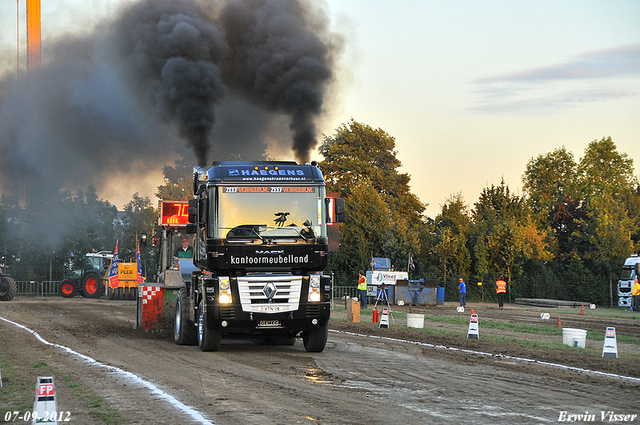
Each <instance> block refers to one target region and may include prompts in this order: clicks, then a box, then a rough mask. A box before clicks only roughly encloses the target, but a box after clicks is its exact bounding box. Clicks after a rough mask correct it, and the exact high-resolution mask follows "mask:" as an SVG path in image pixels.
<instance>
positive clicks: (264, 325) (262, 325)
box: [258, 320, 281, 328]
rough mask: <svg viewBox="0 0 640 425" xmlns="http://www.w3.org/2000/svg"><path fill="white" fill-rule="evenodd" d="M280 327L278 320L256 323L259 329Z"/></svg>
mask: <svg viewBox="0 0 640 425" xmlns="http://www.w3.org/2000/svg"><path fill="white" fill-rule="evenodd" d="M280 326H281V324H280V321H279V320H261V321H259V322H258V327H259V328H279V327H280Z"/></svg>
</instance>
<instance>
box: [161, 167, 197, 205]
mask: <svg viewBox="0 0 640 425" xmlns="http://www.w3.org/2000/svg"><path fill="white" fill-rule="evenodd" d="M162 172H163V174H164V184H163V185H160V186H158V191H157V192H156V194H155V195H156V196H157V197H158V199H161V200H166V201H187V200H189V199H191V198H192V197H193V168H192V167H191V164H190V163H189V162H188V161H187V160H186V159H184V158H183V159H182V160H180V161H176V165H175V167H172V166H171V165H166V164H165V166H164V167H163V169H162Z"/></svg>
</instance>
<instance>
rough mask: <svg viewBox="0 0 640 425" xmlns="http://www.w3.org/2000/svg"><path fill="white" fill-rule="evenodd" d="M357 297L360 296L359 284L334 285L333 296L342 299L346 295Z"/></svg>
mask: <svg viewBox="0 0 640 425" xmlns="http://www.w3.org/2000/svg"><path fill="white" fill-rule="evenodd" d="M345 296H346V297H349V298H356V297H357V296H358V287H357V286H334V287H333V298H337V299H342V298H344V297H345Z"/></svg>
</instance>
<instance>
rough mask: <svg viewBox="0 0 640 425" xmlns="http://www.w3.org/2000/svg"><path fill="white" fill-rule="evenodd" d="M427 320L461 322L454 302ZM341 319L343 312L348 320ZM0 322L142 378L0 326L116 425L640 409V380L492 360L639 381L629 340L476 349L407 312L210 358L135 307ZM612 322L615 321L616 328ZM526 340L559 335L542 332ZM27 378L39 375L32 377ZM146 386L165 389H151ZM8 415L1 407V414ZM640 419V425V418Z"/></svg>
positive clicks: (484, 343) (512, 317)
mask: <svg viewBox="0 0 640 425" xmlns="http://www.w3.org/2000/svg"><path fill="white" fill-rule="evenodd" d="M422 312H425V313H426V314H438V315H443V316H452V317H453V316H455V315H456V314H457V313H456V312H455V308H453V307H452V306H449V307H446V308H439V309H423V311H422ZM476 313H478V314H479V315H480V316H481V317H482V318H484V319H487V320H495V321H504V322H511V323H527V322H531V323H533V322H534V321H535V312H531V311H527V310H524V309H515V308H514V309H507V310H502V311H498V310H497V309H495V308H492V307H491V306H478V307H477V311H476ZM334 316H335V317H336V318H339V317H340V314H339V313H337V314H335V315H334ZM0 317H2V318H4V319H8V320H10V321H12V322H15V323H19V324H22V325H24V326H26V327H28V328H30V329H32V330H34V331H36V332H38V333H39V334H40V335H41V336H42V338H44V339H45V340H47V341H49V342H51V343H55V344H60V345H62V346H65V347H69V348H71V349H73V350H75V351H76V352H78V353H81V354H83V355H86V356H89V357H91V358H93V359H95V360H96V361H97V362H100V363H101V364H103V365H106V366H112V367H115V368H118V369H121V370H123V371H127V372H131V373H132V374H135V375H136V376H138V377H140V378H141V379H143V380H144V383H146V384H144V383H140V382H136V381H134V380H133V379H132V378H131V377H128V376H124V375H123V374H122V373H121V372H119V371H118V370H117V369H113V368H111V369H108V368H107V367H106V366H102V365H99V364H91V363H89V362H87V361H86V360H82V359H80V358H78V357H77V356H75V355H73V354H70V353H68V352H66V351H64V350H63V349H61V348H59V347H53V346H47V345H44V344H43V343H42V342H40V341H38V340H37V339H36V338H35V337H34V335H32V334H31V333H29V332H27V331H26V330H24V329H21V328H19V327H16V326H15V325H14V324H11V323H8V322H6V321H3V320H0V336H1V337H0V339H2V340H4V341H5V343H6V341H10V342H11V343H12V344H15V345H13V346H12V351H13V352H20V353H23V355H25V356H27V357H28V356H30V357H34V358H36V359H37V358H42V359H46V362H47V364H49V365H51V366H52V367H54V368H55V369H56V370H58V371H60V373H62V372H64V373H68V374H71V375H72V376H73V379H74V380H77V381H78V382H80V383H81V384H82V385H83V386H87V387H89V388H91V390H92V391H93V392H94V393H96V394H98V395H100V396H101V397H102V398H103V399H104V400H106V401H107V402H108V403H109V404H110V405H111V406H112V407H114V408H116V409H117V411H118V413H119V415H120V416H121V417H122V418H123V419H122V423H137V424H150V423H156V424H176V423H181V424H182V423H185V424H186V423H198V421H200V422H202V421H204V419H203V420H197V419H194V417H195V418H198V415H202V416H203V417H205V418H206V420H208V421H210V423H215V424H238V423H242V424H296V423H302V424H305V423H308V424H314V423H317V424H351V423H354V424H365V423H366V424H383V423H384V424H392V423H404V424H427V423H442V424H448V423H451V424H454V423H455V424H458V423H483V424H488V423H492V424H494V423H495V424H513V423H520V424H524V423H552V422H558V420H559V418H561V415H563V413H562V412H566V413H564V414H565V415H571V414H585V412H588V413H589V414H594V415H595V417H596V419H597V421H596V422H598V421H599V420H600V418H601V413H600V412H601V411H605V412H607V411H615V413H616V414H629V415H633V414H640V407H638V406H639V405H638V403H637V402H632V400H637V396H638V394H639V393H640V392H639V390H640V379H629V378H625V377H611V376H606V375H598V374H595V373H591V372H584V371H577V370H575V369H566V368H562V367H558V366H549V365H543V364H540V363H532V362H528V361H522V360H516V359H514V358H512V357H504V356H498V355H499V354H501V355H507V356H513V357H520V358H526V359H533V360H538V361H546V362H549V363H554V364H561V365H567V366H574V367H580V368H585V369H589V370H593V371H602V372H606V373H611V374H619V375H624V376H626V377H636V378H637V377H640V367H639V366H640V362H639V361H638V358H639V357H638V355H636V354H635V353H640V350H638V348H639V347H637V346H635V345H634V344H622V343H619V349H620V351H623V350H627V351H625V352H631V353H632V355H631V356H626V357H625V358H620V359H602V358H600V357H599V356H598V355H597V354H596V355H594V354H593V352H587V351H588V350H587V351H585V350H576V349H571V348H569V347H567V349H561V348H544V347H543V348H535V347H534V348H523V347H522V346H521V345H519V344H516V343H513V342H510V341H509V340H506V342H495V341H490V339H491V338H483V336H485V335H486V336H489V335H491V334H497V335H498V334H505V333H507V334H508V333H510V332H508V331H504V330H489V329H488V330H486V331H485V330H483V329H481V331H480V332H481V339H480V340H479V341H478V340H471V339H466V338H464V337H456V336H451V335H450V334H436V335H433V334H428V333H424V332H422V333H421V332H419V331H417V330H414V329H406V328H404V326H403V325H404V321H403V320H404V319H399V318H398V319H396V323H395V324H394V323H392V326H391V329H378V328H377V327H374V326H372V325H370V324H368V323H366V322H367V319H368V317H365V316H364V315H363V317H362V322H363V323H361V324H350V323H346V322H340V321H334V322H332V324H331V328H332V332H331V333H330V334H329V343H328V345H327V348H326V350H325V351H324V352H323V353H318V354H312V353H307V352H305V351H304V348H303V347H302V343H301V341H298V342H296V344H295V345H294V346H293V347H283V346H276V347H273V346H260V345H255V344H253V343H252V342H248V341H235V340H232V341H227V340H223V344H222V346H221V350H220V351H219V352H215V353H203V352H200V350H199V349H198V348H197V347H184V346H176V345H174V344H173V342H172V338H171V333H170V332H171V329H166V330H165V331H164V332H145V331H141V330H135V329H134V323H135V303H134V302H133V301H108V300H104V299H98V300H90V299H81V298H75V299H70V300H69V299H59V298H47V299H29V298H17V299H16V300H14V301H12V302H5V303H0ZM553 320H555V316H554V318H553ZM612 320H614V321H616V323H615V324H614V325H608V323H610V322H611V321H612ZM401 322H402V323H401ZM562 322H563V324H564V325H565V326H571V327H582V328H586V329H589V327H593V328H594V329H596V330H599V331H603V330H604V327H605V326H607V325H608V326H616V327H617V329H618V334H619V335H620V334H622V331H621V329H623V330H624V332H626V333H628V334H630V335H629V336H635V337H638V336H640V330H639V329H638V328H639V327H640V326H639V325H638V321H637V320H624V319H599V318H596V317H591V316H576V315H569V314H567V315H565V316H563V317H562ZM429 323H430V322H428V324H429ZM605 323H607V324H605ZM433 326H434V327H442V328H446V330H449V331H451V330H453V331H456V330H459V331H462V332H464V331H465V330H466V329H465V326H464V325H462V326H461V325H450V324H446V322H445V323H443V324H440V323H438V324H437V325H433ZM352 333H357V334H358V335H353V334H352ZM361 334H371V335H374V336H375V335H377V336H381V337H384V338H392V339H382V338H372V337H367V336H364V335H361ZM527 338H540V339H541V341H543V342H545V340H553V339H555V340H556V341H557V336H547V335H544V334H542V335H541V334H531V336H527ZM395 339H400V340H413V341H418V342H422V343H423V345H420V344H409V343H406V342H401V341H396V340H395ZM429 344H431V345H429ZM596 345H597V344H596V343H595V342H594V341H591V340H589V341H588V347H589V346H590V347H591V348H597V349H598V350H601V345H600V346H599V347H596ZM434 346H439V347H434ZM443 347H449V348H455V347H457V348H460V349H463V350H469V351H460V350H452V349H446V348H443ZM472 351H473V352H472ZM592 351H593V350H592ZM476 352H482V353H485V354H477V353H476ZM8 357H9V359H8V361H11V358H14V359H15V361H16V362H17V361H18V359H17V355H16V354H14V355H13V357H12V356H8ZM32 373H33V374H34V376H37V371H33V372H32ZM34 382H35V378H34ZM144 385H147V387H145V386H144ZM150 385H154V386H155V387H156V388H157V389H158V390H159V391H156V393H155V394H152V391H151V390H150V389H149V388H148V387H149V386H150ZM57 391H58V409H59V410H60V411H63V410H64V411H69V412H70V418H71V421H70V422H68V423H76V424H83V425H84V424H89V425H90V424H99V423H105V422H104V420H101V419H100V418H96V417H94V416H91V415H90V412H89V409H88V408H86V407H84V406H81V405H80V404H79V403H78V402H77V400H76V398H75V397H74V395H73V393H72V389H71V388H68V387H66V386H65V385H64V384H63V383H62V382H58V385H57ZM180 403H182V404H180ZM10 408H11V406H6V405H4V404H3V402H2V400H0V414H4V411H6V410H8V409H10ZM565 417H566V416H565ZM0 420H2V418H1V417H0ZM591 422H593V421H591ZM635 422H636V423H640V418H639V417H636V418H635Z"/></svg>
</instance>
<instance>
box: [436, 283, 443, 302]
mask: <svg viewBox="0 0 640 425" xmlns="http://www.w3.org/2000/svg"><path fill="white" fill-rule="evenodd" d="M436 305H444V286H438V292H437V294H436Z"/></svg>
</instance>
